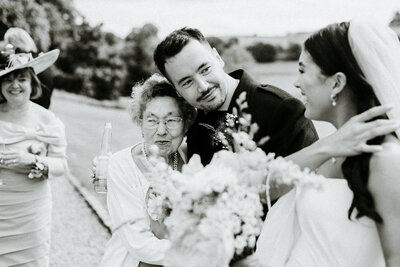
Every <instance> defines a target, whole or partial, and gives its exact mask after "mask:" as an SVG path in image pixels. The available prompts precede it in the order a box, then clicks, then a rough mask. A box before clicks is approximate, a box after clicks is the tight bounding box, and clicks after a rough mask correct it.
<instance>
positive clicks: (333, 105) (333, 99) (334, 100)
mask: <svg viewBox="0 0 400 267" xmlns="http://www.w3.org/2000/svg"><path fill="white" fill-rule="evenodd" d="M336 100H337V96H336V95H335V94H333V93H332V94H331V101H332V107H336V104H337V103H336Z"/></svg>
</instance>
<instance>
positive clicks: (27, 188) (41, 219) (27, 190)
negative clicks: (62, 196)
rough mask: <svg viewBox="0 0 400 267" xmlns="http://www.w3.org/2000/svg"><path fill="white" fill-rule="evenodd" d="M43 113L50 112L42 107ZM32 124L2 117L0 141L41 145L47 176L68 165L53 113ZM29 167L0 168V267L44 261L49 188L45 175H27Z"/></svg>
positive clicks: (46, 261) (24, 148) (8, 144)
mask: <svg viewBox="0 0 400 267" xmlns="http://www.w3.org/2000/svg"><path fill="white" fill-rule="evenodd" d="M46 112H48V111H47V110H46ZM35 125H36V126H32V127H26V126H23V125H19V124H15V123H11V122H7V121H0V146H4V148H5V149H6V150H8V149H10V150H16V151H18V150H21V151H28V150H29V149H30V148H31V147H33V146H38V147H42V148H43V151H42V153H41V156H40V157H41V158H42V160H43V161H46V162H47V165H48V169H49V173H48V178H49V179H51V178H53V177H57V176H60V175H62V174H63V173H64V170H65V169H66V165H67V164H66V155H65V150H66V139H65V130H64V125H63V123H62V122H61V121H60V120H59V119H58V118H57V117H56V116H54V115H53V114H50V115H49V116H48V119H47V121H38V122H37V123H35ZM28 172H29V170H22V169H13V168H8V167H7V166H4V165H3V166H1V167H0V180H1V183H0V266H30V267H33V266H39V267H43V266H48V265H49V253H50V227H51V209H52V200H51V190H50V185H49V181H48V179H44V178H35V179H28Z"/></svg>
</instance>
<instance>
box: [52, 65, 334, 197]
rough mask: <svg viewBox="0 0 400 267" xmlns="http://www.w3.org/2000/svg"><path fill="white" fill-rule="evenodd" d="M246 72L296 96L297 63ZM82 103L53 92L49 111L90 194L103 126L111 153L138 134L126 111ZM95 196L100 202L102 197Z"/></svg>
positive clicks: (324, 128)
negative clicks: (107, 126)
mask: <svg viewBox="0 0 400 267" xmlns="http://www.w3.org/2000/svg"><path fill="white" fill-rule="evenodd" d="M248 71H249V73H250V75H251V76H253V78H255V79H256V80H258V81H260V82H261V83H269V84H272V85H275V86H278V87H280V88H282V89H285V90H287V91H288V92H290V93H291V94H293V95H294V96H298V95H299V92H298V91H299V90H298V89H296V88H294V86H293V82H294V79H295V78H296V75H297V63H295V62H278V63H272V64H256V65H254V66H251V67H250V68H249V69H248ZM78 100H79V101H78ZM85 101H86V100H85V98H84V97H77V96H76V95H69V94H67V93H64V92H57V91H56V92H55V93H54V96H53V99H52V104H51V110H52V111H53V112H54V113H56V115H57V116H58V117H59V118H60V119H61V120H62V121H63V122H64V124H65V126H66V134H67V140H68V157H69V166H70V169H71V172H72V174H73V175H74V176H75V177H77V178H78V179H79V180H80V182H81V183H82V185H84V186H85V187H87V188H89V189H91V190H92V184H91V180H90V169H91V160H92V158H93V157H95V156H96V155H97V154H98V153H99V152H100V144H101V137H102V132H103V126H104V123H105V122H106V121H111V122H112V126H113V136H112V143H113V144H112V147H113V152H116V151H118V150H120V149H122V148H125V147H128V146H130V145H132V144H134V143H137V142H139V141H140V140H141V134H140V130H139V128H138V127H137V126H136V125H134V124H133V123H132V122H131V120H130V118H129V115H128V112H127V111H126V110H123V109H115V108H105V107H101V106H98V105H93V104H87V103H85ZM86 102H87V101H86ZM125 102H126V101H125ZM266 116H267V114H266ZM315 125H316V127H317V130H318V132H319V134H320V136H325V135H327V134H329V133H330V132H332V129H333V128H332V127H331V126H330V125H328V124H326V123H318V122H317V123H315ZM98 196H99V198H101V199H102V200H103V202H104V196H101V195H98Z"/></svg>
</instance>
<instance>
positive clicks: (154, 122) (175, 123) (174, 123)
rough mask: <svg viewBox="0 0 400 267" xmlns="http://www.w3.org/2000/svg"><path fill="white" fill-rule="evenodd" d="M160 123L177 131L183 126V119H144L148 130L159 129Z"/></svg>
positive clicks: (144, 124)
mask: <svg viewBox="0 0 400 267" xmlns="http://www.w3.org/2000/svg"><path fill="white" fill-rule="evenodd" d="M160 122H162V123H164V125H165V127H167V129H170V130H174V129H177V128H179V127H181V126H182V122H183V119H182V118H181V117H168V118H166V119H163V120H162V119H156V118H147V119H143V126H144V127H145V128H147V129H157V128H158V125H159V124H160Z"/></svg>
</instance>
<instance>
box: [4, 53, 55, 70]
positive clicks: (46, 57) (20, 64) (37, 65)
mask: <svg viewBox="0 0 400 267" xmlns="http://www.w3.org/2000/svg"><path fill="white" fill-rule="evenodd" d="M59 54H60V50H58V49H54V50H51V51H49V52H47V53H41V54H39V55H38V56H37V57H35V58H34V57H33V56H32V54H31V53H16V54H9V55H7V56H6V58H7V59H6V60H5V61H4V62H0V77H1V76H4V75H6V74H7V73H10V72H12V71H14V70H19V69H24V68H33V70H34V72H35V73H36V74H39V73H41V72H42V71H44V70H45V69H47V68H48V67H50V66H51V65H53V64H54V62H56V60H57V58H58V56H59Z"/></svg>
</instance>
